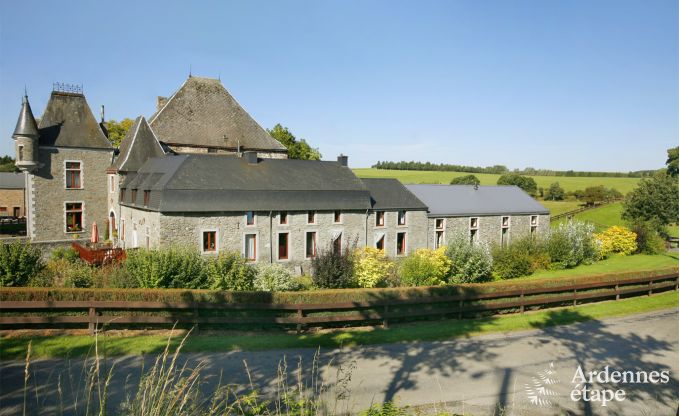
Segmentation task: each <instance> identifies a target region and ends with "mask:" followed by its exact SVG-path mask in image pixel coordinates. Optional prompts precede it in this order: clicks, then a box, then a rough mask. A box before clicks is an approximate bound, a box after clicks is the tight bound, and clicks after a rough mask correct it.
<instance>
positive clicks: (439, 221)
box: [435, 218, 444, 230]
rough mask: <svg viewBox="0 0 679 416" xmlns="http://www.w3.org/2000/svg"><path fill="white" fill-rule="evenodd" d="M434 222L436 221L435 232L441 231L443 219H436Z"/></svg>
mask: <svg viewBox="0 0 679 416" xmlns="http://www.w3.org/2000/svg"><path fill="white" fill-rule="evenodd" d="M435 221H436V229H437V230H443V224H444V221H443V218H437V219H436V220H435Z"/></svg>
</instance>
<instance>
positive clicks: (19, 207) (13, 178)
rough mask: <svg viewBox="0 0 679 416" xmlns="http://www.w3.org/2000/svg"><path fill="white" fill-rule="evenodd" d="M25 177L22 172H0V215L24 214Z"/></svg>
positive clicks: (22, 215) (19, 215) (19, 216)
mask: <svg viewBox="0 0 679 416" xmlns="http://www.w3.org/2000/svg"><path fill="white" fill-rule="evenodd" d="M24 182H25V178H24V174H22V173H14V172H0V217H14V218H22V217H24V216H25V215H26V209H25V207H26V202H25V198H26V194H25V185H24Z"/></svg>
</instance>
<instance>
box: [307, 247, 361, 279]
mask: <svg viewBox="0 0 679 416" xmlns="http://www.w3.org/2000/svg"><path fill="white" fill-rule="evenodd" d="M352 251H353V250H352V249H351V248H350V247H349V246H348V245H347V246H346V247H345V249H344V250H342V252H341V253H339V252H336V251H335V250H333V249H332V247H328V248H327V249H325V250H323V251H321V252H320V253H318V255H316V257H314V258H313V259H312V260H311V268H312V269H313V275H312V278H313V281H314V285H315V286H316V287H319V288H324V289H340V288H347V287H355V286H356V279H355V278H354V261H353V256H352V255H351V253H352Z"/></svg>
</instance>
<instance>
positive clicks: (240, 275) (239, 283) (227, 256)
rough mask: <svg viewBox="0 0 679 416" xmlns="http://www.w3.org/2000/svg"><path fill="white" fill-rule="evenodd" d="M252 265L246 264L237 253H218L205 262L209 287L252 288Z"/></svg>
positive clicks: (221, 288)
mask: <svg viewBox="0 0 679 416" xmlns="http://www.w3.org/2000/svg"><path fill="white" fill-rule="evenodd" d="M255 275H256V271H255V268H254V266H250V265H249V264H247V262H246V261H245V259H244V258H243V257H242V256H241V255H240V254H239V253H235V252H232V253H228V252H227V253H220V254H219V256H217V257H216V258H214V259H210V260H208V262H207V279H208V282H209V287H210V289H218V290H254V289H255Z"/></svg>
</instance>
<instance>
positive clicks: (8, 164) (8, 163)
mask: <svg viewBox="0 0 679 416" xmlns="http://www.w3.org/2000/svg"><path fill="white" fill-rule="evenodd" d="M14 162H15V161H14V158H13V157H12V156H2V157H0V172H15V171H16V170H17V169H16V166H14Z"/></svg>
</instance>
